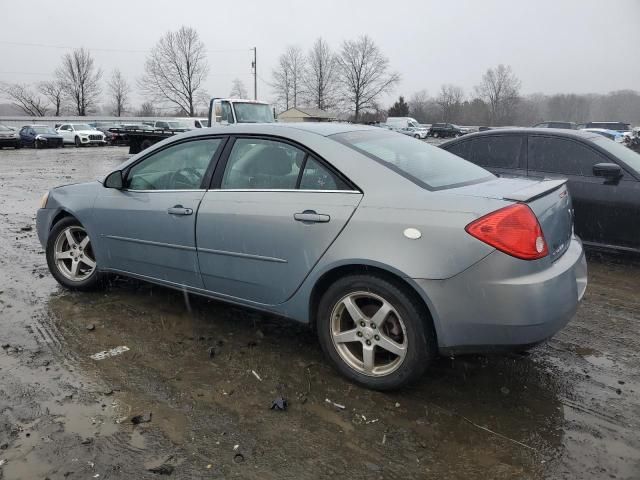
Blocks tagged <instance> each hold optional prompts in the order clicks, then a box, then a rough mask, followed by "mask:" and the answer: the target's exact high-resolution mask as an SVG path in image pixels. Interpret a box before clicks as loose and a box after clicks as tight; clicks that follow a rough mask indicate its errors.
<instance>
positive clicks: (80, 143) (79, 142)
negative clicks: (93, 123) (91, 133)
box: [73, 137, 82, 148]
mask: <svg viewBox="0 0 640 480" xmlns="http://www.w3.org/2000/svg"><path fill="white" fill-rule="evenodd" d="M73 143H75V144H76V148H80V147H81V146H82V142H81V141H80V137H76V138H75V139H74V141H73Z"/></svg>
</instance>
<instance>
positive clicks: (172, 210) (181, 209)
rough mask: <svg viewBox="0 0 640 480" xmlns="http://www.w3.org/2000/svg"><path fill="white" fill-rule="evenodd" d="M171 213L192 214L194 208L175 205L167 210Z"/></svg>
mask: <svg viewBox="0 0 640 480" xmlns="http://www.w3.org/2000/svg"><path fill="white" fill-rule="evenodd" d="M167 213H168V214H169V215H191V214H192V213H193V210H192V209H191V208H184V207H183V206H182V205H174V206H173V207H171V208H170V209H168V210H167Z"/></svg>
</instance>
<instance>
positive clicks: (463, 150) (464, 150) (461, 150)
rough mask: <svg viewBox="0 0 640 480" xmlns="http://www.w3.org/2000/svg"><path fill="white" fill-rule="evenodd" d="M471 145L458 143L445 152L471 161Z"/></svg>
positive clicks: (447, 148)
mask: <svg viewBox="0 0 640 480" xmlns="http://www.w3.org/2000/svg"><path fill="white" fill-rule="evenodd" d="M469 145H471V142H470V141H467V142H458V143H455V144H453V145H451V146H448V147H446V148H445V150H446V151H447V152H450V153H453V154H454V155H457V156H459V157H461V158H464V159H465V160H469Z"/></svg>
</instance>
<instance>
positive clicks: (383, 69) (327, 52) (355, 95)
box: [272, 35, 400, 122]
mask: <svg viewBox="0 0 640 480" xmlns="http://www.w3.org/2000/svg"><path fill="white" fill-rule="evenodd" d="M399 81H400V74H398V73H396V72H393V71H391V69H390V63H389V59H388V58H387V57H386V56H385V55H384V54H383V53H382V52H381V50H380V48H379V47H378V46H377V45H376V44H375V42H374V41H373V40H372V39H371V38H370V37H369V36H367V35H362V36H361V37H358V38H356V39H353V40H345V41H344V42H342V45H341V47H340V49H339V50H338V51H336V52H334V51H333V50H332V49H331V47H330V46H329V44H328V43H327V42H326V41H325V40H324V39H322V38H318V39H317V40H316V41H315V43H314V44H313V46H312V47H311V48H310V49H309V51H307V52H306V53H305V52H304V51H303V50H302V48H300V47H299V46H297V45H292V46H289V47H287V49H286V50H285V52H284V53H283V54H282V55H280V57H279V59H278V63H277V65H276V67H275V68H274V69H273V72H272V88H273V91H274V94H275V103H276V106H277V108H278V109H279V110H288V109H289V108H291V107H298V106H307V107H315V108H319V109H322V110H331V111H340V112H342V111H347V112H349V113H350V114H351V120H353V121H355V122H358V121H360V119H361V117H362V115H363V114H364V112H367V111H370V110H372V109H375V108H376V106H377V103H378V101H379V99H380V98H381V97H382V96H383V95H384V94H386V93H389V92H391V91H392V90H393V89H394V88H395V87H396V85H397V84H398V82H399Z"/></svg>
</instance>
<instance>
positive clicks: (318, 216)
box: [293, 210, 331, 223]
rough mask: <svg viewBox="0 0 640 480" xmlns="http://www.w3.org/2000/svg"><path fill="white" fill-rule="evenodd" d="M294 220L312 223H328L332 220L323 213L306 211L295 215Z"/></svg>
mask: <svg viewBox="0 0 640 480" xmlns="http://www.w3.org/2000/svg"><path fill="white" fill-rule="evenodd" d="M293 218H294V219H295V220H297V221H298V222H310V223H326V222H328V221H329V220H331V217H330V216H329V215H325V214H323V213H316V212H315V211H314V210H305V211H304V212H301V213H294V214H293Z"/></svg>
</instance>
